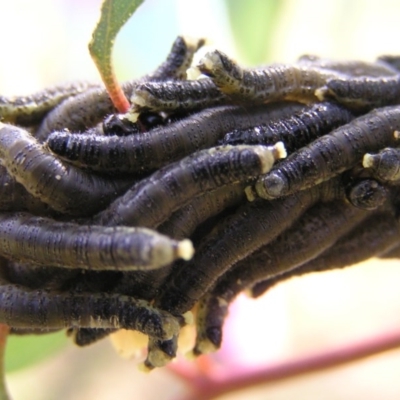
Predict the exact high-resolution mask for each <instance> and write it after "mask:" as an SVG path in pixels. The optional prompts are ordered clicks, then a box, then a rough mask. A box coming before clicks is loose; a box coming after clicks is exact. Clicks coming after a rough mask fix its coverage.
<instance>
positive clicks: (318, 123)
mask: <svg viewBox="0 0 400 400" xmlns="http://www.w3.org/2000/svg"><path fill="white" fill-rule="evenodd" d="M353 118H354V116H353V115H352V114H351V113H350V111H348V110H347V109H345V108H344V107H342V106H340V105H337V104H334V103H329V102H324V103H317V104H313V105H310V106H304V108H303V109H302V110H299V111H294V112H293V114H291V115H288V116H286V117H284V116H280V117H278V118H272V119H271V120H270V121H268V122H266V123H263V124H261V125H255V126H254V127H251V128H246V129H235V130H234V131H232V132H229V133H227V134H226V135H225V137H224V139H223V141H222V143H224V144H243V143H245V144H266V145H270V144H273V143H276V142H278V141H282V142H283V143H284V144H285V147H286V150H287V152H288V153H289V154H290V153H292V152H293V151H295V150H297V149H299V148H301V147H303V146H305V145H307V144H309V143H310V142H312V141H313V140H315V139H316V138H318V137H320V136H323V135H325V134H327V133H328V132H330V131H331V130H333V129H335V128H338V127H339V126H341V125H343V124H346V123H348V122H350V121H351V120H352V119H353Z"/></svg>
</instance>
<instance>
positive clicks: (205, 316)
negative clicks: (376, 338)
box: [0, 37, 400, 369]
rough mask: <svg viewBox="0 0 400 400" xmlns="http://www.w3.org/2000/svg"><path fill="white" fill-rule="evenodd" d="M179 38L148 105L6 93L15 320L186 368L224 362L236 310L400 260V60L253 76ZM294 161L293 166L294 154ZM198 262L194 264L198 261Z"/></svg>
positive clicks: (5, 172)
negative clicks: (199, 359) (190, 361)
mask: <svg viewBox="0 0 400 400" xmlns="http://www.w3.org/2000/svg"><path fill="white" fill-rule="evenodd" d="M202 45H203V41H202V40H199V41H197V42H193V41H192V42H189V41H187V40H185V39H184V38H181V37H179V38H177V40H176V41H175V43H174V44H173V46H172V49H171V52H170V54H169V56H168V57H167V59H166V61H165V62H164V63H163V64H162V65H161V66H160V67H159V68H158V69H157V70H156V71H155V72H154V73H153V74H151V75H148V76H145V77H143V78H142V79H140V80H137V81H132V82H127V83H125V84H124V85H123V90H124V92H125V94H126V95H127V96H128V97H129V98H130V99H131V104H132V108H131V110H130V111H129V112H128V113H127V114H124V115H118V114H116V113H115V110H114V108H113V105H112V103H111V101H110V99H109V97H108V95H107V93H106V91H105V90H104V89H103V88H101V87H100V86H97V85H88V84H74V85H70V86H63V87H57V88H54V89H51V90H45V91H43V92H40V93H37V94H34V95H32V96H27V97H15V98H6V97H0V117H1V121H2V122H1V123H0V158H1V165H0V170H1V173H0V180H1V186H0V191H1V193H0V208H1V213H0V257H1V258H0V265H1V269H0V273H1V275H0V279H1V285H0V322H2V323H6V324H8V325H9V326H10V327H11V330H12V332H13V333H19V334H22V333H45V332H51V331H55V330H59V329H67V330H68V332H69V333H70V334H71V335H72V337H73V339H74V341H75V342H76V343H77V344H78V345H87V344H90V343H92V342H95V341H96V340H98V339H100V338H102V337H105V336H107V335H108V334H110V333H111V332H114V331H116V330H118V329H121V328H124V329H132V330H138V331H141V332H143V333H144V334H146V335H148V337H149V346H148V348H149V351H148V356H147V359H146V361H145V365H146V366H147V367H148V368H150V369H151V368H154V367H160V366H163V365H165V364H166V363H167V362H168V361H169V360H171V359H172V358H174V357H175V355H176V350H177V349H176V347H177V339H178V335H179V331H180V328H181V327H182V326H184V325H185V324H186V323H188V319H189V316H190V313H189V311H190V310H192V309H193V307H195V308H196V313H195V315H196V328H197V340H196V345H195V348H194V349H193V353H194V354H195V355H198V354H202V353H205V352H209V351H213V350H215V349H217V348H218V347H219V346H220V344H221V340H222V334H221V332H222V325H223V322H224V318H225V316H226V314H227V309H228V306H229V303H230V302H232V300H233V299H234V298H235V297H236V295H237V294H238V293H240V292H241V291H243V290H250V293H251V294H252V295H253V296H254V297H256V296H259V295H260V294H261V293H264V292H265V291H266V290H268V289H269V288H270V287H271V286H273V285H274V284H275V283H277V282H280V281H282V280H284V279H287V278H288V277H291V276H294V275H300V274H304V273H307V272H313V271H323V270H328V269H332V268H341V267H344V266H347V265H351V264H352V263H355V262H358V261H361V260H363V259H366V258H369V257H372V256H376V255H378V256H379V255H385V256H386V255H388V254H389V255H390V254H393V255H395V256H396V255H398V249H397V248H400V240H399V238H400V236H399V233H400V223H399V220H398V213H397V209H398V199H399V196H398V191H399V188H400V151H399V150H398V149H397V145H398V142H399V138H400V106H399V105H398V104H400V72H399V71H400V69H399V68H400V66H399V58H396V57H381V58H379V59H378V60H377V61H376V62H373V63H365V62H358V61H343V62H342V61H339V62H338V61H332V60H325V59H319V58H316V57H310V56H306V57H302V58H301V59H300V60H299V61H298V62H297V63H295V64H293V65H287V64H276V65H270V66H267V67H265V68H257V69H243V68H241V67H240V66H238V65H237V64H236V63H235V62H233V61H232V60H230V59H229V58H228V57H227V56H226V55H224V54H223V53H221V52H219V51H213V52H209V53H207V54H206V55H205V56H204V57H203V58H202V59H201V61H200V62H199V63H198V65H197V66H196V67H192V68H190V70H189V72H190V73H191V75H193V74H198V73H200V74H202V77H203V79H194V80H187V79H186V70H187V69H188V68H189V67H190V65H191V63H192V57H193V55H194V53H195V52H196V51H197V50H198V49H199V47H201V46H202ZM399 144H400V142H399ZM286 154H287V158H285V157H286ZM194 249H195V251H194Z"/></svg>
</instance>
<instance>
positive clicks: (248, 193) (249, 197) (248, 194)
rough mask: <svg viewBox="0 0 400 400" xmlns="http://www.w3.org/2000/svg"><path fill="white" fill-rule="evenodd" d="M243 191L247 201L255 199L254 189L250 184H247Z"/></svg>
mask: <svg viewBox="0 0 400 400" xmlns="http://www.w3.org/2000/svg"><path fill="white" fill-rule="evenodd" d="M244 193H245V195H246V197H247V200H248V201H254V200H255V199H256V195H255V193H254V189H253V187H252V186H247V187H246V188H245V189H244Z"/></svg>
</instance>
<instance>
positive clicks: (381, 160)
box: [363, 148, 400, 182]
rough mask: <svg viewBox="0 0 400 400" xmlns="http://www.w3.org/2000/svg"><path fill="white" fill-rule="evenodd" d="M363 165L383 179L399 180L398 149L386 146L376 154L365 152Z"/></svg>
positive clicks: (399, 155) (399, 158)
mask: <svg viewBox="0 0 400 400" xmlns="http://www.w3.org/2000/svg"><path fill="white" fill-rule="evenodd" d="M363 167H364V168H368V170H369V171H370V172H371V173H372V175H373V176H375V177H377V178H379V179H382V180H383V181H390V182H392V181H398V180H400V149H398V148H386V149H383V150H381V151H380V152H379V153H377V154H369V153H367V154H365V155H364V158H363Z"/></svg>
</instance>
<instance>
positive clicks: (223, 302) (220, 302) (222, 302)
mask: <svg viewBox="0 0 400 400" xmlns="http://www.w3.org/2000/svg"><path fill="white" fill-rule="evenodd" d="M217 300H218V306H219V307H227V306H228V304H229V303H228V302H227V301H226V300H225V299H224V298H222V297H217Z"/></svg>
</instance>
